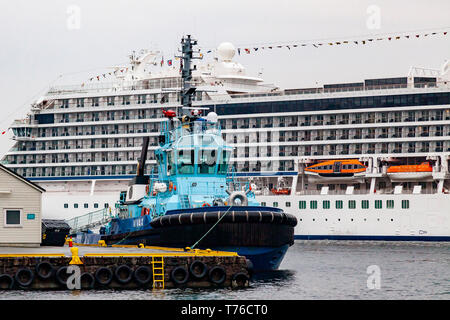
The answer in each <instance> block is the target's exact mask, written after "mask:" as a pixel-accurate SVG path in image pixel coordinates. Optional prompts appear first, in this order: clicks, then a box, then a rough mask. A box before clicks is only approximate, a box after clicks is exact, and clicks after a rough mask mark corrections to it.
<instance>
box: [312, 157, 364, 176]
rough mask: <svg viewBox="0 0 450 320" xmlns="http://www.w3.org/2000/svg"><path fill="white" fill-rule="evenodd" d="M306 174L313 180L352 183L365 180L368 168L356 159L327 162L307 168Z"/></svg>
mask: <svg viewBox="0 0 450 320" xmlns="http://www.w3.org/2000/svg"><path fill="white" fill-rule="evenodd" d="M305 174H307V175H309V176H310V178H313V180H314V179H316V180H332V181H336V180H338V181H352V180H355V179H361V178H364V176H365V174H366V166H365V165H364V164H362V163H361V162H360V161H359V160H356V159H343V160H327V161H322V162H319V163H316V164H313V165H311V166H309V167H307V168H305Z"/></svg>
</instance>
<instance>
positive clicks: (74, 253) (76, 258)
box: [69, 247, 83, 264]
mask: <svg viewBox="0 0 450 320" xmlns="http://www.w3.org/2000/svg"><path fill="white" fill-rule="evenodd" d="M70 252H72V260H71V261H70V262H69V264H83V262H82V261H81V259H80V257H79V256H78V248H77V247H72V248H70Z"/></svg>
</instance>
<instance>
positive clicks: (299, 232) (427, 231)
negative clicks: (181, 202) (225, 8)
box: [43, 185, 450, 245]
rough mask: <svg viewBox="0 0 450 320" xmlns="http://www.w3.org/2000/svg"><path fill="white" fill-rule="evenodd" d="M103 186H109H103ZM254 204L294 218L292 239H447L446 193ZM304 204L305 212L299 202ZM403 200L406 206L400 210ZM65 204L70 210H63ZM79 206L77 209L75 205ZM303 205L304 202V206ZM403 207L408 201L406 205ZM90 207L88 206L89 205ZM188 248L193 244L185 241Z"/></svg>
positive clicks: (61, 199)
mask: <svg viewBox="0 0 450 320" xmlns="http://www.w3.org/2000/svg"><path fill="white" fill-rule="evenodd" d="M104 187H105V188H107V185H105V186H104ZM117 196H118V192H113V191H110V192H109V193H108V192H106V191H105V192H98V193H94V194H93V195H90V194H89V193H87V192H86V195H85V196H80V195H79V194H78V195H76V194H72V195H71V194H69V193H59V194H58V197H57V196H55V197H51V201H50V202H43V208H48V210H47V211H46V212H47V213H48V212H53V213H52V214H47V215H46V216H45V217H44V218H48V217H58V218H63V219H70V218H73V217H75V216H80V215H83V214H84V213H86V212H89V211H92V209H84V208H83V206H82V205H81V204H82V203H83V201H86V202H89V199H92V201H96V202H98V203H103V202H105V203H108V202H111V204H110V206H111V207H114V202H113V200H114V199H117ZM256 200H257V201H260V202H264V203H266V204H267V205H271V206H273V205H274V202H276V203H277V206H278V207H280V208H281V209H283V210H284V211H285V212H287V213H290V214H292V215H294V216H295V217H296V218H297V221H298V224H297V226H296V227H295V228H294V239H295V240H319V239H329V240H375V241H376V240H387V241H397V240H398V241H450V216H449V214H448V213H449V212H448V208H450V195H449V194H445V193H440V194H426V193H424V194H410V193H409V194H381V193H378V192H376V193H374V194H352V195H345V194H342V195H319V194H318V195H299V194H293V195H256ZM324 200H328V201H330V204H331V205H330V209H323V208H322V202H323V201H324ZM363 200H367V201H369V208H368V209H362V207H361V201H363ZM376 200H377V201H380V200H381V202H382V208H380V209H376V208H375V201H376ZM388 200H389V201H394V208H387V206H386V204H387V201H388ZM302 201H305V202H304V203H305V204H306V208H305V209H300V208H299V203H300V202H302ZM311 201H317V206H318V207H317V209H310V208H309V205H310V202H311ZM336 201H343V208H342V209H336V208H335V202H336ZM349 201H355V204H356V208H355V209H349V208H348V202H349ZM402 201H408V203H409V207H408V208H405V209H403V208H402ZM65 203H68V204H69V205H68V206H69V208H68V209H63V208H64V204H65ZM74 203H78V204H79V207H80V208H78V209H74V208H73V204H74ZM302 203H303V202H302ZM404 203H406V202H404ZM89 205H90V207H91V203H90V202H89ZM188 245H192V243H189V244H188Z"/></svg>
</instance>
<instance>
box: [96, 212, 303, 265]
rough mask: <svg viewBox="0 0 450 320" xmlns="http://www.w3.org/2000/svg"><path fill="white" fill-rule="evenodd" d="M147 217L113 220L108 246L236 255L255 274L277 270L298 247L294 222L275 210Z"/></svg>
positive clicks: (175, 213)
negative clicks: (190, 250)
mask: <svg viewBox="0 0 450 320" xmlns="http://www.w3.org/2000/svg"><path fill="white" fill-rule="evenodd" d="M149 218H150V217H148V216H143V217H139V218H131V219H114V220H113V221H111V228H110V231H111V233H109V234H106V235H104V236H102V240H105V242H106V243H107V244H110V245H111V244H133V245H138V244H140V243H142V244H144V245H148V246H163V247H172V248H186V247H191V248H192V247H195V248H199V249H208V248H209V249H212V250H222V251H231V252H237V253H238V254H239V255H241V256H245V257H246V258H247V259H249V260H250V261H251V262H252V265H253V269H254V270H255V271H267V270H275V269H278V267H279V266H280V263H281V261H282V259H283V257H284V255H285V253H286V251H287V249H288V248H289V246H290V245H292V244H293V243H294V238H293V235H294V226H295V224H296V222H297V221H296V219H295V218H294V217H293V216H291V215H289V214H287V213H285V212H283V211H282V210H280V209H277V208H269V207H250V206H241V207H236V208H235V207H233V208H232V210H230V207H211V208H197V209H187V210H182V211H181V210H180V211H178V210H177V211H174V212H170V213H169V214H166V215H165V216H161V217H158V218H155V219H153V220H151V221H150V219H149Z"/></svg>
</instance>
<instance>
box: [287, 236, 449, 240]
mask: <svg viewBox="0 0 450 320" xmlns="http://www.w3.org/2000/svg"><path fill="white" fill-rule="evenodd" d="M294 239H295V240H372V241H450V236H374V235H373V236H370V235H369V236H358V235H353V236H349V235H294Z"/></svg>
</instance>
